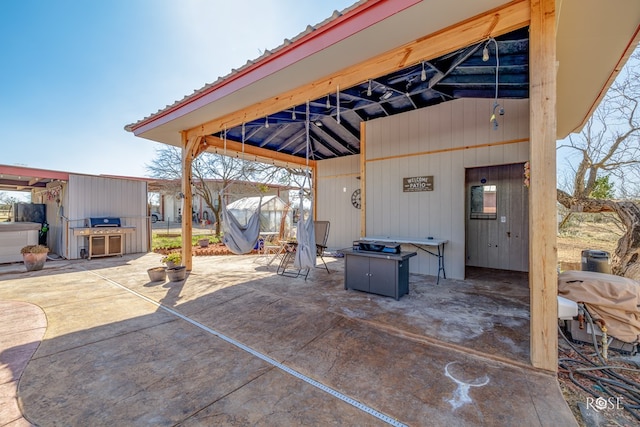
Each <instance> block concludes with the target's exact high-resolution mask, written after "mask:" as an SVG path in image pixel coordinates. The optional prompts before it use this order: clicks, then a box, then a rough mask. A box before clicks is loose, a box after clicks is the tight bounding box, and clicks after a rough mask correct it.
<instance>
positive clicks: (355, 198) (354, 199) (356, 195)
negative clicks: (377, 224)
mask: <svg viewBox="0 0 640 427" xmlns="http://www.w3.org/2000/svg"><path fill="white" fill-rule="evenodd" d="M351 204H352V205H353V207H354V208H356V209H360V189H359V188H358V189H357V190H356V191H354V192H353V194H352V195H351Z"/></svg>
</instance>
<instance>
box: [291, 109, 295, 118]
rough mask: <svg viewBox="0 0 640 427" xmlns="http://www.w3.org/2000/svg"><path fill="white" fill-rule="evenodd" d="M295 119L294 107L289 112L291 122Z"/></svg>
mask: <svg viewBox="0 0 640 427" xmlns="http://www.w3.org/2000/svg"><path fill="white" fill-rule="evenodd" d="M295 119H296V107H293V109H292V110H291V120H295Z"/></svg>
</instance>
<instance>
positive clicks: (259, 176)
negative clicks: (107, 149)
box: [146, 146, 280, 237]
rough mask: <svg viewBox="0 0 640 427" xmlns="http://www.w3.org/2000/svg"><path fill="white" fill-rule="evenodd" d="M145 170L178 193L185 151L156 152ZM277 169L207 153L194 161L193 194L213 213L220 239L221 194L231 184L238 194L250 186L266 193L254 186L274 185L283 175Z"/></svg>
mask: <svg viewBox="0 0 640 427" xmlns="http://www.w3.org/2000/svg"><path fill="white" fill-rule="evenodd" d="M146 168H147V171H148V172H149V174H150V175H151V176H152V177H154V178H159V179H164V180H167V183H166V187H165V188H166V189H168V190H170V191H173V192H175V193H176V194H177V193H178V192H179V191H181V190H180V189H181V179H182V152H181V150H180V149H179V148H177V147H172V146H166V147H164V148H161V149H158V150H156V157H155V158H154V159H153V161H152V162H151V164H148V165H146ZM278 169H279V168H276V167H274V166H271V165H266V164H264V163H258V162H252V161H249V160H245V159H242V158H240V157H232V156H224V155H221V154H214V153H207V152H205V153H203V154H201V155H200V156H198V157H197V158H196V159H195V160H194V161H193V164H192V182H191V191H192V194H195V195H198V196H200V197H201V198H202V200H203V201H204V202H205V204H206V205H207V207H208V208H209V209H210V210H211V212H213V215H214V217H215V234H216V236H217V237H220V231H221V229H220V224H221V220H220V216H221V212H220V209H221V206H222V195H223V194H222V193H223V192H224V191H225V190H226V189H228V188H229V187H230V186H231V185H232V184H233V186H234V190H235V191H238V189H239V188H242V187H247V188H245V191H247V190H248V189H249V188H248V187H253V188H254V189H255V191H262V192H264V190H265V188H264V187H263V186H260V185H259V184H254V183H256V182H258V183H259V182H273V180H274V179H275V178H277V177H278V174H279V173H280V171H279V170H278ZM189 209H190V208H189ZM183 214H185V213H184V212H183Z"/></svg>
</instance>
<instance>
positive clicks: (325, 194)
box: [316, 99, 529, 279]
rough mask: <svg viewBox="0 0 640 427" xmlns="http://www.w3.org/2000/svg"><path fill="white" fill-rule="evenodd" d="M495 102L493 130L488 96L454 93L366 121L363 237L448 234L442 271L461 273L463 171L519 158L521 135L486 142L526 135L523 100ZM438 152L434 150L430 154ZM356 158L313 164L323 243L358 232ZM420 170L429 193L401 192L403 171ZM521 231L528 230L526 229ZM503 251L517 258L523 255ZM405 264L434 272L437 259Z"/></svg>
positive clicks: (345, 242) (334, 244) (333, 244)
mask: <svg viewBox="0 0 640 427" xmlns="http://www.w3.org/2000/svg"><path fill="white" fill-rule="evenodd" d="M499 101H500V104H501V105H502V106H503V107H504V109H505V115H504V116H499V117H498V121H499V127H498V129H497V130H493V128H492V125H491V123H490V122H489V119H490V116H491V113H492V111H493V100H490V99H461V100H456V101H451V102H446V103H443V104H439V105H437V106H433V107H429V108H425V109H421V110H416V111H411V112H407V113H403V114H399V115H395V116H391V117H385V118H381V119H376V120H372V121H369V122H367V125H366V141H367V148H366V159H365V168H366V178H367V180H366V186H367V187H366V197H367V206H366V227H367V230H366V233H367V234H368V235H396V236H400V237H420V238H424V237H428V236H432V237H438V238H443V239H448V240H449V243H448V244H447V245H446V248H445V268H446V272H447V277H450V278H457V279H462V278H464V271H465V258H466V257H465V252H466V234H465V219H466V216H465V212H466V207H465V203H466V198H465V194H466V181H465V170H466V169H467V168H475V167H479V166H492V165H500V164H512V163H522V162H525V161H527V160H528V156H529V153H528V150H529V143H528V142H527V141H524V142H515V143H510V144H504V145H500V144H499V145H493V146H487V145H488V144H491V143H501V142H503V141H513V140H521V139H527V138H528V136H529V112H528V111H529V103H528V101H527V100H499ZM438 150H442V151H439V152H434V151H438ZM359 157H360V156H359V155H354V156H347V157H342V158H338V159H330V160H322V161H319V162H318V169H317V170H318V191H317V195H316V197H317V198H318V204H317V206H318V207H317V214H316V218H317V219H320V220H329V221H331V231H330V234H329V244H328V246H329V247H330V248H332V249H336V248H344V247H350V246H351V244H352V241H353V240H356V239H358V238H359V237H360V211H359V210H358V209H355V208H353V207H352V205H351V194H352V193H353V190H355V189H356V188H359V186H360V185H361V184H365V183H361V181H360V180H358V179H357V177H358V176H359V175H360V158H359ZM423 175H433V177H434V191H425V192H416V193H403V191H402V179H403V178H404V177H412V176H423ZM345 188H346V189H347V191H346V192H345V191H343V190H344V189H345ZM512 232H513V231H512ZM524 232H527V233H528V230H526V227H525V229H523V231H521V233H524ZM403 249H407V250H409V249H412V247H411V246H406V247H404V248H403ZM412 250H415V248H413V249H412ZM486 255H487V254H486V251H485V254H484V256H486ZM509 256H511V257H516V258H518V259H520V258H522V256H524V254H509ZM409 265H410V269H411V272H414V273H422V274H430V275H436V274H437V271H438V263H437V259H436V258H435V257H433V256H431V255H429V254H426V253H424V252H422V251H418V256H416V257H413V258H412V259H411V262H410V264H409Z"/></svg>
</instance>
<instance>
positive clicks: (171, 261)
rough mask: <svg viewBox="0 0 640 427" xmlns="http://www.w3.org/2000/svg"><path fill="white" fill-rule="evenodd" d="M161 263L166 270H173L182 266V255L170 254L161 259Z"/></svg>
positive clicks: (178, 253) (177, 253)
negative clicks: (164, 265)
mask: <svg viewBox="0 0 640 427" xmlns="http://www.w3.org/2000/svg"><path fill="white" fill-rule="evenodd" d="M162 263H163V264H166V266H167V268H173V267H175V266H177V265H180V264H182V254H181V253H180V252H171V253H170V254H168V255H167V256H165V257H163V258H162Z"/></svg>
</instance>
